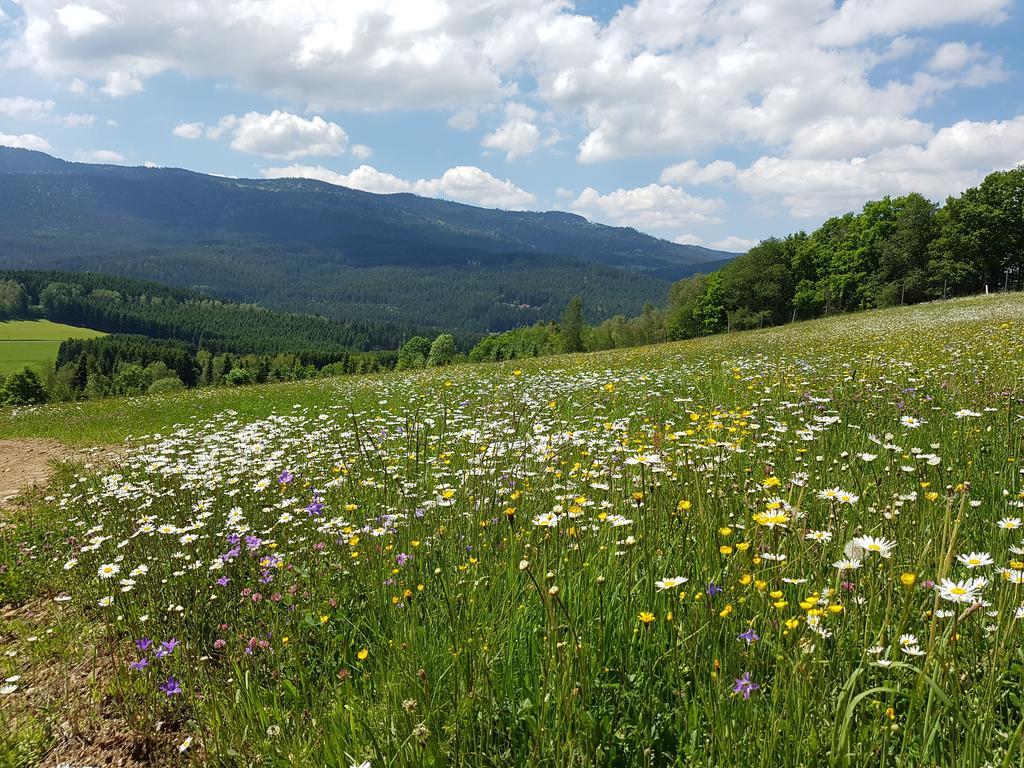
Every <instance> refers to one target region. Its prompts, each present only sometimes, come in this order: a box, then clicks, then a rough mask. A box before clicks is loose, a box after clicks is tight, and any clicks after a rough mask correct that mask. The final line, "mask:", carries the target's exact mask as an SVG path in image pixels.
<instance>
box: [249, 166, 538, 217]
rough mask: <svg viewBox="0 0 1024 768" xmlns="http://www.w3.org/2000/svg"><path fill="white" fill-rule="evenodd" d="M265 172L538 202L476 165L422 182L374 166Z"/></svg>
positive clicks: (485, 201)
mask: <svg viewBox="0 0 1024 768" xmlns="http://www.w3.org/2000/svg"><path fill="white" fill-rule="evenodd" d="M262 174H263V176H264V177H265V178H268V179H280V178H306V179H317V180H319V181H326V182H327V183H329V184H337V185H340V186H343V187H351V188H353V189H361V190H364V191H366V192H376V193H378V194H387V193H392V192H412V193H414V194H417V195H421V196H423V197H438V198H444V199H447V200H456V201H458V202H463V203H471V204H473V205H482V206H485V207H489V208H508V209H514V210H516V209H523V208H526V207H528V206H530V205H533V204H534V203H535V202H536V197H535V196H534V195H532V194H531V193H529V192H527V191H526V190H524V189H521V188H520V187H517V186H516V185H515V184H513V183H512V181H510V180H509V179H505V180H501V179H498V178H496V177H494V176H492V175H491V174H489V173H487V172H486V171H484V170H482V169H480V168H477V167H476V166H464V165H462V166H456V167H455V168H449V169H448V170H446V171H445V172H444V173H443V174H442V175H441V176H440V177H439V178H436V179H420V180H419V181H406V180H405V179H402V178H399V177H398V176H395V175H393V174H390V173H385V172H383V171H378V170H377V169H376V168H374V167H373V166H371V165H361V166H359V167H358V168H356V169H355V170H353V171H351V172H350V173H347V174H341V173H337V172H335V171H332V170H330V169H328V168H324V167H323V166H319V165H318V166H308V165H290V166H286V167H281V168H264V169H263V171H262Z"/></svg>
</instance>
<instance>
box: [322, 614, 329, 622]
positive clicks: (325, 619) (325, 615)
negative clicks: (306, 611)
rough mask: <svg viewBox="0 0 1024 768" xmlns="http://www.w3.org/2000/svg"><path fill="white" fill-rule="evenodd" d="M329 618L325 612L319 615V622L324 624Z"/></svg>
mask: <svg viewBox="0 0 1024 768" xmlns="http://www.w3.org/2000/svg"><path fill="white" fill-rule="evenodd" d="M329 618H330V616H328V615H327V614H321V615H320V623H321V624H326V623H327V620H328V619H329Z"/></svg>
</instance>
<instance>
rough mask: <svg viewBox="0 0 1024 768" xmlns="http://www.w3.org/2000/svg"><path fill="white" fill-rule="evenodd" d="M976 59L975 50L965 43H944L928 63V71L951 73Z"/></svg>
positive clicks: (976, 53) (976, 52) (976, 51)
mask: <svg viewBox="0 0 1024 768" xmlns="http://www.w3.org/2000/svg"><path fill="white" fill-rule="evenodd" d="M976 58H978V49H977V48H973V47H971V46H968V45H967V44H966V43H944V44H943V45H940V46H939V48H938V50H936V51H935V54H934V55H933V56H932V57H931V59H930V60H929V61H928V69H930V70H932V71H933V72H952V71H954V70H958V69H963V68H964V67H966V66H967V65H968V64H969V63H970V62H971V61H973V60H974V59H976Z"/></svg>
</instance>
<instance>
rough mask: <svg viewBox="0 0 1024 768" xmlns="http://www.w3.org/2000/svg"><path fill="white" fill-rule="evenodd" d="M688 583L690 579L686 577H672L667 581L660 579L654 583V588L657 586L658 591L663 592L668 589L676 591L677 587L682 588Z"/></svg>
mask: <svg viewBox="0 0 1024 768" xmlns="http://www.w3.org/2000/svg"><path fill="white" fill-rule="evenodd" d="M688 581H689V579H688V578H686V577H685V576H670V577H669V578H667V579H659V580H658V581H656V582H655V583H654V586H656V587H657V588H658V591H659V592H661V591H664V590H666V589H675V588H676V587H681V586H683V584H685V583H686V582H688Z"/></svg>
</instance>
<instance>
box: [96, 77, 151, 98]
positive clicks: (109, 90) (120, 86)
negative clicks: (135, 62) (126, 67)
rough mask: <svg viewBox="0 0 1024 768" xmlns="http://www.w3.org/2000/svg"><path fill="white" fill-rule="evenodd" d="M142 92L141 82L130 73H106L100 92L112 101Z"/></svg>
mask: <svg viewBox="0 0 1024 768" xmlns="http://www.w3.org/2000/svg"><path fill="white" fill-rule="evenodd" d="M141 90H143V85H142V80H140V79H139V78H138V77H136V76H135V75H133V74H132V73H131V72H108V73H107V76H106V79H105V80H104V82H103V87H101V88H100V91H102V92H103V93H105V94H106V95H107V96H110V97H111V98H114V99H120V98H122V97H124V96H131V95H132V94H133V93H138V92H139V91H141Z"/></svg>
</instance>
